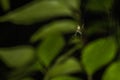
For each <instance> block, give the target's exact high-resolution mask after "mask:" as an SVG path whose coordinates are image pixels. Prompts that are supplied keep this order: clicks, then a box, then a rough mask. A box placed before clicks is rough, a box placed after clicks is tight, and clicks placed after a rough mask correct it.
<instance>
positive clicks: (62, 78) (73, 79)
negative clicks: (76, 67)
mask: <svg viewBox="0 0 120 80" xmlns="http://www.w3.org/2000/svg"><path fill="white" fill-rule="evenodd" d="M51 80H82V79H80V78H76V77H71V76H58V77H55V78H53V79H51Z"/></svg>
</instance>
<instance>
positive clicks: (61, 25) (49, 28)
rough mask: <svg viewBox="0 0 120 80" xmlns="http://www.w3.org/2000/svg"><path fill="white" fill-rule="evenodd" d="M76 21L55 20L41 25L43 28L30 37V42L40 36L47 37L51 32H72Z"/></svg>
mask: <svg viewBox="0 0 120 80" xmlns="http://www.w3.org/2000/svg"><path fill="white" fill-rule="evenodd" d="M76 25H77V23H76V22H74V21H71V20H61V21H55V22H52V23H50V24H47V25H45V26H43V28H42V29H41V28H40V29H39V30H38V31H37V32H36V33H34V35H33V36H32V37H31V42H36V41H37V40H39V39H40V38H44V37H47V36H49V35H51V34H53V33H58V32H59V33H62V34H64V33H69V32H73V31H74V30H75V29H74V28H75V27H76Z"/></svg>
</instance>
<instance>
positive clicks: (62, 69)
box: [48, 58, 81, 77]
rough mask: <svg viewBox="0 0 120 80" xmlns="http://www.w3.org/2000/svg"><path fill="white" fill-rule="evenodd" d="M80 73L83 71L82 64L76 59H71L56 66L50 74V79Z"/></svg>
mask: <svg viewBox="0 0 120 80" xmlns="http://www.w3.org/2000/svg"><path fill="white" fill-rule="evenodd" d="M79 71H81V66H80V63H79V62H78V61H77V60H76V59H75V58H69V59H67V60H66V61H64V62H62V63H60V64H57V65H54V66H53V67H52V68H51V69H50V71H49V72H48V74H49V76H50V77H55V76H60V75H65V74H71V73H75V72H79Z"/></svg>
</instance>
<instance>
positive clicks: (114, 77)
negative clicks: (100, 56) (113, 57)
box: [102, 62, 120, 80]
mask: <svg viewBox="0 0 120 80" xmlns="http://www.w3.org/2000/svg"><path fill="white" fill-rule="evenodd" d="M102 80H120V62H115V63H113V64H111V65H110V66H109V67H108V68H107V70H106V71H105V73H104V75H103V78H102Z"/></svg>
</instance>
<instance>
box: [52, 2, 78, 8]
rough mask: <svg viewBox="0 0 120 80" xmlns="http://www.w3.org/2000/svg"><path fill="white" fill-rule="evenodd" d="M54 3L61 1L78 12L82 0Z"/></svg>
mask: <svg viewBox="0 0 120 80" xmlns="http://www.w3.org/2000/svg"><path fill="white" fill-rule="evenodd" d="M54 1H59V2H61V3H63V4H64V5H67V6H68V7H70V8H73V9H75V10H78V9H79V7H80V0H54Z"/></svg>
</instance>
